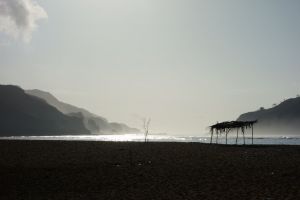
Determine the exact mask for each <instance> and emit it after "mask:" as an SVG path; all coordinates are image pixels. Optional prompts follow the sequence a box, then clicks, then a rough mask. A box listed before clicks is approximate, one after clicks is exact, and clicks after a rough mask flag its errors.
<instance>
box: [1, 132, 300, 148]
mask: <svg viewBox="0 0 300 200" xmlns="http://www.w3.org/2000/svg"><path fill="white" fill-rule="evenodd" d="M2 139H12V140H77V141H113V142H126V141H133V142H143V141H144V136H143V135H142V134H123V135H65V136H12V137H2ZM148 141H149V142H200V143H209V142H210V137H196V136H170V135H149V136H148ZM213 142H215V139H214V140H213ZM253 142H254V144H265V145H273V144H280V145H300V137H298V138H295V137H291V138H289V137H268V138H254V141H253ZM218 143H219V144H225V138H222V137H221V138H219V140H218ZM228 144H235V138H228ZM238 144H243V138H239V140H238ZM246 144H251V138H246Z"/></svg>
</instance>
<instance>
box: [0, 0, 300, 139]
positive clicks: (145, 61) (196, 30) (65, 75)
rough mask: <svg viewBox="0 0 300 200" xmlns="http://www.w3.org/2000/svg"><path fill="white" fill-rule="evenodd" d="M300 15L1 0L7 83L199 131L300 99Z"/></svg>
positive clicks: (294, 8) (261, 6)
mask: <svg viewBox="0 0 300 200" xmlns="http://www.w3.org/2000/svg"><path fill="white" fill-rule="evenodd" d="M14 4H17V5H19V6H14ZM20 5H23V6H24V9H23V10H22V6H20ZM299 11H300V1H299V0H281V1H280V0H264V1H262V0H247V1H246V0H226V1H225V0H219V1H217V0H206V1H201V0H181V1H179V0H85V1H82V0H62V1H52V0H38V1H36V2H33V1H32V0H0V82H1V84H14V85H20V86H21V87H23V88H25V89H33V88H37V89H42V90H46V91H49V92H51V93H52V94H54V95H55V96H56V97H58V98H59V99H61V100H63V101H65V102H68V103H71V104H74V105H77V106H80V107H84V108H87V109H89V110H90V111H92V112H94V113H97V114H99V115H101V116H104V117H106V118H108V119H109V120H110V121H118V122H125V123H127V124H128V125H130V126H134V127H138V128H141V121H140V119H139V118H140V117H143V116H147V117H148V116H149V117H151V118H152V123H151V125H150V129H151V130H152V131H161V132H168V133H170V134H179V135H183V134H192V135H197V134H199V135H201V134H203V133H205V132H207V130H205V128H206V127H207V126H209V125H210V124H212V123H215V122H216V121H223V120H234V119H236V118H237V117H238V116H239V114H241V113H243V112H247V111H251V110H256V109H258V108H259V107H260V106H265V107H270V106H271V105H272V104H273V103H279V102H280V101H282V100H283V99H284V98H289V97H294V96H296V94H298V93H300V88H299V86H300V12H299Z"/></svg>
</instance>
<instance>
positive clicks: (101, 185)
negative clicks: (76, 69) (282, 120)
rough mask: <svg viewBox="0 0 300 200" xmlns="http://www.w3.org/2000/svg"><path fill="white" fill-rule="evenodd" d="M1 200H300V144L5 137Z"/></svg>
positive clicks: (0, 150)
mask: <svg viewBox="0 0 300 200" xmlns="http://www.w3.org/2000/svg"><path fill="white" fill-rule="evenodd" d="M0 199H1V200H2V199H39V200H40V199H118V200H121V199H132V200H135V199H137V200H143V199H149V200H150V199H151V200H156V199H157V200H158V199H160V200H164V199H170V200H176V199H182V200H183V199H187V200H188V199H251V200H256V199H264V200H266V199H268V200H271V199H280V200H281V199H295V200H296V199H300V146H229V145H228V146H225V145H208V144H198V143H146V144H145V143H134V142H118V143H116V142H86V141H21V140H19V141H13V140H12V141H8V140H0Z"/></svg>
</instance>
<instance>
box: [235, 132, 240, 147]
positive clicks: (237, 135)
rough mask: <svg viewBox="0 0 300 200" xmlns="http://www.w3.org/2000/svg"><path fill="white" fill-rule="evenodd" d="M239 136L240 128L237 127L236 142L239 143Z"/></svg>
mask: <svg viewBox="0 0 300 200" xmlns="http://www.w3.org/2000/svg"><path fill="white" fill-rule="evenodd" d="M238 138H239V128H237V129H236V139H235V144H236V145H237V142H238Z"/></svg>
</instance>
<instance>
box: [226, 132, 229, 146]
mask: <svg viewBox="0 0 300 200" xmlns="http://www.w3.org/2000/svg"><path fill="white" fill-rule="evenodd" d="M228 132H229V130H226V144H227V135H228Z"/></svg>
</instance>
